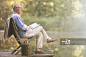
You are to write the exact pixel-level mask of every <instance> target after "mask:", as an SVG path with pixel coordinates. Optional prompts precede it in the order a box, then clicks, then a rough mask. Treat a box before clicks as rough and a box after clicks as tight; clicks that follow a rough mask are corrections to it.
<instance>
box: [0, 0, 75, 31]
mask: <svg viewBox="0 0 86 57" xmlns="http://www.w3.org/2000/svg"><path fill="white" fill-rule="evenodd" d="M1 2H2V3H0V5H1V6H0V8H1V9H0V23H1V24H0V29H1V28H4V26H5V21H6V19H7V18H8V17H10V16H11V15H12V13H13V9H12V6H13V5H14V4H15V3H20V4H21V6H22V11H23V12H22V13H21V14H20V16H21V17H22V19H23V20H24V22H25V23H26V24H27V25H30V24H32V23H34V22H35V23H36V22H37V23H39V24H41V25H42V26H43V27H44V28H45V30H50V31H53V30H54V31H62V30H63V31H64V30H65V27H63V24H62V20H63V19H64V18H65V20H66V17H67V16H69V15H71V12H72V9H73V7H72V3H71V1H70V0H18V1H17V0H16V1H13V0H3V1H1Z"/></svg>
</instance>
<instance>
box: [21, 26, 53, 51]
mask: <svg viewBox="0 0 86 57" xmlns="http://www.w3.org/2000/svg"><path fill="white" fill-rule="evenodd" d="M31 36H37V43H36V45H37V46H36V49H35V50H36V51H40V49H39V48H42V46H43V38H45V39H46V40H47V39H50V40H51V39H52V38H50V37H49V36H48V35H47V33H46V32H45V30H44V29H43V27H42V26H39V27H37V28H35V29H32V30H29V31H28V32H27V33H26V34H24V35H23V36H22V37H27V38H28V37H31Z"/></svg>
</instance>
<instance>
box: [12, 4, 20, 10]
mask: <svg viewBox="0 0 86 57" xmlns="http://www.w3.org/2000/svg"><path fill="white" fill-rule="evenodd" d="M18 5H20V4H19V3H15V4H14V5H13V10H14V8H15V7H18ZM20 7H21V5H20Z"/></svg>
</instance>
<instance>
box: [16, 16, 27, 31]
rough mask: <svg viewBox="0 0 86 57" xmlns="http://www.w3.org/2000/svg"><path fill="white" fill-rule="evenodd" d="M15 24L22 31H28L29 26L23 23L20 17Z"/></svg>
mask: <svg viewBox="0 0 86 57" xmlns="http://www.w3.org/2000/svg"><path fill="white" fill-rule="evenodd" d="M15 23H16V24H17V26H18V27H19V28H20V29H22V30H24V31H27V30H28V26H27V25H26V24H25V23H24V22H23V20H22V19H21V18H20V17H18V16H17V18H16V19H15Z"/></svg>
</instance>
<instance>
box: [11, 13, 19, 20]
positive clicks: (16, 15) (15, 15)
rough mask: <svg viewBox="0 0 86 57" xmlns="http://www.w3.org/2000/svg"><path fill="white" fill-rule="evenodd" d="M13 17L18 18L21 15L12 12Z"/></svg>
mask: <svg viewBox="0 0 86 57" xmlns="http://www.w3.org/2000/svg"><path fill="white" fill-rule="evenodd" d="M11 17H12V18H13V19H16V18H20V16H19V15H18V14H12V16H11Z"/></svg>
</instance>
